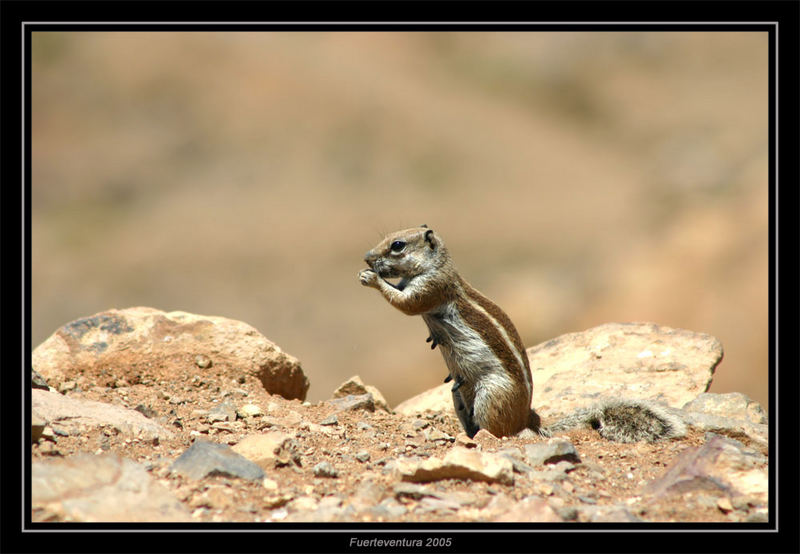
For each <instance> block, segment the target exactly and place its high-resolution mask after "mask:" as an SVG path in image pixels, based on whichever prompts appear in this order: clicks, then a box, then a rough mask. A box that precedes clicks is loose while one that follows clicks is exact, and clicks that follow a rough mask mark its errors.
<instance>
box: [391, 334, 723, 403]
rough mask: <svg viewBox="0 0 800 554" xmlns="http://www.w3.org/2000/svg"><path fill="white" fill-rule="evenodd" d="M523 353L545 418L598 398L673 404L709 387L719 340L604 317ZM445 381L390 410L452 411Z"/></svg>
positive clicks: (535, 400) (719, 350) (719, 349)
mask: <svg viewBox="0 0 800 554" xmlns="http://www.w3.org/2000/svg"><path fill="white" fill-rule="evenodd" d="M527 353H528V359H529V360H530V366H531V375H532V377H533V400H532V407H533V408H534V409H535V410H536V411H537V412H539V413H540V414H544V415H546V416H548V419H551V418H552V417H554V416H555V415H556V414H566V413H569V412H572V411H574V410H575V409H576V408H585V407H587V406H591V405H593V404H595V403H597V402H598V401H600V400H602V399H603V398H607V399H621V398H624V399H629V400H653V401H658V402H662V403H665V404H668V405H670V406H672V407H674V408H680V407H681V406H683V405H684V404H685V403H687V402H689V401H690V400H693V399H694V398H696V397H697V396H698V395H700V394H702V393H704V392H705V391H706V390H708V387H709V386H710V385H711V379H712V377H713V375H714V370H715V369H716V367H717V364H719V362H720V360H721V359H722V345H721V344H720V342H719V341H718V340H717V339H715V338H714V337H712V336H710V335H705V334H702V333H695V332H692V331H686V330H683V329H672V328H670V327H663V326H659V325H656V324H654V323H606V324H605V325H600V326H598V327H593V328H591V329H588V330H586V331H582V332H579V333H569V334H566V335H561V336H559V337H557V338H555V339H553V340H550V341H547V342H544V343H542V344H539V345H537V346H533V347H531V348H529V349H528V350H527ZM451 388H452V384H451V383H445V384H443V385H439V386H437V387H434V388H432V389H429V390H427V391H425V392H423V393H421V394H418V395H416V396H414V397H412V398H409V399H408V400H405V401H404V402H401V403H400V404H398V405H397V406H396V407H395V409H394V410H395V412H396V413H399V414H402V415H414V414H417V413H423V412H426V411H434V412H444V413H449V414H451V415H453V416H455V410H454V409H453V399H452V396H451V392H450V389H451Z"/></svg>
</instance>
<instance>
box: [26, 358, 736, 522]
mask: <svg viewBox="0 0 800 554" xmlns="http://www.w3.org/2000/svg"><path fill="white" fill-rule="evenodd" d="M184 362H185V363H175V364H165V365H164V366H162V367H158V368H155V367H154V368H150V369H145V370H142V372H141V375H140V376H139V377H130V378H120V377H119V376H114V375H111V372H110V371H108V372H106V371H99V372H98V373H96V374H84V375H82V376H81V377H79V378H78V379H76V380H75V387H74V388H72V389H71V390H68V391H66V394H67V395H68V396H72V397H80V398H84V399H90V400H95V401H100V402H106V403H111V404H115V405H119V406H125V407H128V408H131V409H137V410H139V411H141V412H142V413H144V414H145V415H147V416H148V417H151V418H152V419H153V420H154V421H157V422H159V423H160V424H162V425H163V426H165V427H167V428H169V429H170V430H171V431H173V432H174V437H173V438H169V439H160V440H152V439H151V440H144V439H139V438H134V437H130V436H126V435H123V434H120V433H119V432H117V431H116V430H114V429H113V428H93V429H89V430H87V431H86V432H83V433H80V434H68V435H64V434H63V433H64V432H63V431H59V428H58V426H57V425H56V426H54V428H53V429H54V435H53V437H52V438H53V439H54V440H48V439H41V440H40V441H39V442H38V443H35V444H33V446H32V458H33V461H34V462H36V461H40V460H47V459H53V458H56V457H66V456H70V455H73V454H75V453H78V452H89V453H102V452H112V453H117V454H118V455H120V456H122V457H126V458H130V459H132V460H135V461H136V462H139V463H141V464H143V465H144V466H145V467H146V468H147V470H148V471H149V473H150V474H151V476H152V477H153V478H155V479H156V480H157V481H159V482H161V483H162V484H164V485H165V486H166V487H168V489H169V490H171V491H172V492H173V493H174V495H175V496H176V498H177V499H179V500H180V502H181V503H183V504H184V505H185V506H186V507H187V509H188V510H189V512H190V513H191V514H192V518H193V519H194V520H196V521H198V522H277V521H315V519H314V517H320V516H319V514H320V512H319V510H317V511H316V512H313V510H312V509H311V508H313V509H316V508H318V507H319V506H331V507H333V508H337V507H346V506H348V505H350V504H353V505H356V503H358V502H360V503H361V504H358V505H359V506H361V507H362V508H363V507H364V503H365V502H366V504H367V505H368V506H374V505H377V504H379V503H381V501H386V499H387V498H388V499H394V500H390V501H389V504H390V505H391V506H392V507H393V509H394V510H395V512H381V511H380V510H369V509H358V510H356V511H355V512H354V515H351V516H349V517H348V518H347V519H344V520H345V521H359V522H369V521H404V522H463V521H491V520H492V519H494V518H496V517H497V516H498V515H500V514H502V513H503V511H504V510H505V509H506V508H510V507H512V506H513V504H514V502H515V501H519V500H521V499H523V498H525V497H527V496H529V495H538V496H540V497H542V498H544V499H545V500H546V501H547V503H548V505H549V506H550V507H551V508H553V509H554V510H555V511H556V513H558V514H559V515H560V517H561V518H562V519H566V520H572V521H588V520H589V518H590V517H592V516H591V514H592V513H596V508H597V507H604V506H609V507H611V506H617V505H623V506H626V507H627V508H628V511H629V512H630V514H631V515H633V516H634V517H636V518H639V519H641V520H644V521H654V522H662V521H680V522H697V521H704V522H726V521H744V520H745V518H746V517H747V515H748V509H749V508H747V507H745V508H744V509H737V510H733V509H731V508H730V507H729V506H728V505H727V504H726V503H725V502H724V500H721V497H717V496H714V494H715V493H712V492H700V493H698V492H690V493H685V494H683V495H677V496H674V497H667V498H661V499H658V500H657V501H654V502H648V501H646V500H642V499H641V497H640V494H641V492H642V487H643V485H644V484H645V483H647V482H648V481H650V480H652V479H654V478H656V477H658V476H660V475H662V474H663V473H664V471H665V468H666V467H667V466H668V465H669V464H670V463H671V462H672V461H673V460H674V459H675V458H676V456H678V455H679V454H680V453H681V452H683V451H684V450H685V449H687V448H689V447H691V446H698V445H700V444H702V443H703V442H704V437H703V434H702V433H699V432H694V431H692V432H690V434H689V435H688V436H687V437H686V438H684V439H681V440H673V441H666V442H659V443H653V444H649V443H637V444H619V443H612V442H609V441H606V440H603V439H601V438H600V437H599V436H598V435H597V434H596V433H595V432H594V431H592V430H588V429H587V430H576V431H573V432H569V433H566V434H565V436H566V438H567V439H569V440H570V441H571V442H572V443H573V444H574V446H575V448H576V449H577V451H578V453H579V455H580V458H581V463H578V464H575V465H574V467H572V468H570V469H568V470H567V471H566V474H565V477H564V478H556V479H549V480H548V479H541V478H538V477H534V476H533V475H534V474H538V473H537V472H533V473H525V472H522V473H517V472H515V474H514V484H513V485H504V484H498V483H486V482H474V481H468V480H458V479H446V480H441V481H436V482H432V483H425V484H423V487H424V490H426V491H429V492H431V493H432V495H434V496H436V497H439V498H440V499H441V498H444V499H446V500H447V501H446V502H445V504H447V502H449V503H450V504H449V505H447V506H446V505H443V504H439V505H435V504H431V502H430V500H429V497H428V496H426V495H425V494H414V493H413V491H412V493H408V492H406V493H403V492H398V489H396V488H395V487H396V486H398V484H400V483H401V481H400V477H399V476H398V475H397V473H396V471H394V469H393V466H394V463H395V461H396V460H400V459H402V458H406V457H413V456H416V457H420V458H428V457H431V456H436V457H443V456H444V455H445V454H446V453H447V452H448V450H449V449H451V448H452V447H453V445H454V441H455V442H459V443H462V444H463V443H464V441H465V436H464V435H463V434H462V435H461V436H459V434H460V433H461V429H460V427H459V424H458V422H457V421H456V420H455V418H451V417H449V416H447V415H443V414H422V415H420V416H419V417H404V416H400V415H395V414H390V413H387V412H385V411H382V410H376V411H374V412H370V411H366V410H354V411H340V412H338V413H336V414H335V415H336V420H337V421H336V422H335V423H333V424H330V422H327V423H328V424H326V422H325V420H326V418H329V417H330V416H331V415H333V414H334V413H335V410H336V408H335V406H334V405H333V404H331V403H329V402H326V401H321V402H317V403H309V402H301V401H299V400H292V401H289V400H286V399H284V398H282V397H279V396H274V395H270V394H268V393H266V392H265V391H264V389H263V387H262V386H261V384H260V382H258V381H257V380H256V379H255V378H251V377H247V376H241V375H239V374H237V372H236V371H235V370H231V369H227V368H215V367H213V366H212V367H210V368H208V369H206V370H205V371H204V372H203V373H202V375H198V374H197V372H195V371H192V370H191V368H193V367H194V364H193V362H192V360H189V359H187V360H185V361H184ZM224 400H227V401H229V402H230V403H231V404H233V405H234V406H236V407H237V408H238V407H240V406H242V405H244V404H255V405H257V406H259V407H260V408H261V409H262V411H263V415H260V416H256V417H246V418H244V419H242V418H237V419H236V420H235V421H218V422H214V423H209V421H208V420H207V417H206V415H207V414H208V412H209V411H210V410H211V409H212V408H214V407H215V406H216V405H218V404H219V403H221V402H222V401H224ZM269 430H281V431H283V432H286V433H288V434H290V435H292V436H294V438H295V441H296V443H297V445H298V447H299V448H298V453H299V460H298V461H299V464H294V463H290V464H288V465H285V466H283V467H276V468H274V469H270V470H268V471H267V479H268V481H269V480H271V482H269V483H268V485H269V486H266V485H265V484H264V483H262V482H250V481H246V480H242V479H235V478H228V477H224V476H211V477H206V478H203V479H200V480H190V479H187V478H185V477H183V476H180V475H175V474H172V473H171V472H170V470H169V466H170V464H171V463H172V462H173V461H174V460H175V459H176V458H177V457H178V456H179V455H180V454H181V453H183V452H184V451H185V450H186V449H187V448H188V447H189V446H190V445H191V444H192V442H193V441H194V440H196V439H204V440H209V441H214V442H218V443H222V444H229V445H234V444H235V443H237V442H239V441H240V440H241V439H242V438H243V437H245V436H246V435H248V434H253V433H258V432H264V431H269ZM434 430H436V431H440V432H441V433H444V435H443V434H441V433H434ZM531 440H534V441H538V440H544V439H539V438H536V439H531ZM531 440H527V441H526V440H523V439H520V438H516V437H514V438H503V439H502V440H501V439H496V438H495V437H492V436H491V435H488V436H486V435H484V434H483V433H482V434H479V435H478V436H477V437H476V440H475V442H477V448H478V449H480V450H482V451H483V452H497V451H501V450H505V449H509V448H513V447H518V448H519V449H520V450H522V451H524V445H525V444H526V443H529V442H531ZM365 452H366V454H365ZM325 461H327V462H330V463H331V464H332V465H333V466H334V467H335V469H336V471H337V472H338V476H337V477H334V478H330V477H316V476H315V475H314V474H313V471H312V468H313V467H314V466H315V465H316V464H318V463H320V462H325ZM562 463H563V462H562ZM537 469H541V468H537ZM365 483H371V484H367V485H365ZM404 485H407V484H404ZM426 498H428V500H427V501H426ZM298 499H299V500H298ZM384 503H385V502H384ZM399 506H402V508H400V507H399ZM593 510H594V511H593ZM312 513H316V514H317V515H316V516H314V515H309V514H312ZM33 520H34V521H53V520H58V518H57V516H55V514H53V513H48V512H47V510H46V509H38V510H34V512H33ZM332 520H333V521H341V519H337V517H335V516H334V517H333V518H332Z"/></svg>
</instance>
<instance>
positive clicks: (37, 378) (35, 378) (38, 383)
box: [31, 369, 50, 390]
mask: <svg viewBox="0 0 800 554" xmlns="http://www.w3.org/2000/svg"><path fill="white" fill-rule="evenodd" d="M31 388H34V389H43V390H50V386H49V385H48V384H47V381H45V379H44V377H42V376H41V375H39V374H38V373H37V372H36V370H35V369H32V370H31Z"/></svg>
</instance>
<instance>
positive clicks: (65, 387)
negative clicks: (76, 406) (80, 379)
mask: <svg viewBox="0 0 800 554" xmlns="http://www.w3.org/2000/svg"><path fill="white" fill-rule="evenodd" d="M77 386H78V383H76V382H75V381H64V382H63V383H61V384H60V385H58V392H60V393H61V394H65V393H68V392H69V391H71V390H75V387H77Z"/></svg>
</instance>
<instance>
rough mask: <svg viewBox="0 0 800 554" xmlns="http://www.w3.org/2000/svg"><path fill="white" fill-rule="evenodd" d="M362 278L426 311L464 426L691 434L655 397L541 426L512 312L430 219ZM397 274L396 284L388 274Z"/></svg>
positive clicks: (407, 308)
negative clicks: (462, 264)
mask: <svg viewBox="0 0 800 554" xmlns="http://www.w3.org/2000/svg"><path fill="white" fill-rule="evenodd" d="M364 261H365V262H366V263H367V265H368V266H369V268H368V269H362V270H361V271H360V272H359V274H358V277H359V280H360V282H361V284H362V285H364V286H367V287H371V288H375V289H377V290H378V291H379V292H380V293H381V294H382V295H383V297H384V298H385V299H386V301H387V302H389V304H391V305H392V306H394V307H395V308H397V309H398V310H400V311H402V312H403V313H405V314H407V315H419V316H422V319H423V321H425V324H426V325H427V327H428V332H429V336H428V339H427V341H428V342H430V343H431V348H437V347H438V348H439V350H440V351H441V353H442V357H443V358H444V362H445V365H446V366H447V369H448V371H449V374H448V376H447V378H446V379H445V382H449V381H453V386H452V396H453V406H454V408H455V411H456V415H457V416H458V419H459V421H460V423H461V426H462V427H463V428H464V431H465V432H466V434H467V435H468V436H470V437H473V436H474V435H475V434H476V433H477V432H478V431H479V430H480V429H485V430H487V431H489V432H490V433H492V434H493V435H495V436H497V437H502V436H509V435H515V434H517V433H519V432H521V431H523V430H525V429H532V430H533V431H535V432H539V433H540V434H542V435H546V436H549V435H550V434H552V433H554V432H559V431H565V430H567V429H572V428H576V427H592V428H595V429H597V430H598V432H600V434H601V435H602V436H603V437H605V438H608V439H610V440H615V441H620V442H633V441H638V440H658V439H662V438H669V437H674V436H681V434H685V426H684V425H683V423H682V422H681V421H680V420H679V419H678V418H677V417H675V416H673V415H672V414H670V413H669V412H668V411H666V410H665V409H663V408H660V407H659V406H657V405H653V404H648V403H644V402H638V401H614V402H608V403H605V404H601V405H599V406H594V407H592V408H585V409H581V410H578V411H576V412H574V413H573V414H570V415H569V416H567V417H565V418H563V419H561V420H559V421H557V422H556V423H554V424H552V425H550V426H547V427H542V426H541V422H540V419H539V416H538V414H536V412H535V411H534V410H532V409H531V395H532V392H533V381H532V379H531V371H530V366H529V363H530V362H529V361H528V356H527V353H526V351H525V347H524V345H523V343H522V339H521V338H520V336H519V333H518V332H517V330H516V328H515V327H514V324H513V323H512V322H511V319H510V318H509V317H508V315H506V313H505V312H504V311H503V310H501V309H500V307H498V306H497V305H496V304H494V303H493V302H492V301H491V300H489V299H488V298H486V297H485V296H484V295H483V294H481V293H480V292H478V291H477V290H476V289H475V288H473V287H472V286H471V285H470V284H469V283H467V282H466V281H465V280H464V279H462V278H461V276H460V275H459V274H458V271H457V270H456V267H455V264H454V263H453V261H452V259H451V258H450V254H449V253H448V251H447V248H446V247H445V244H444V241H443V240H442V238H441V237H440V236H439V235H437V234H436V233H435V232H434V231H433V229H429V228H428V227H427V226H426V225H423V226H420V227H415V228H411V229H405V230H402V231H397V232H395V233H390V234H389V235H387V236H386V237H385V238H384V239H383V240H382V241H381V242H380V243H378V244H377V245H376V246H375V248H373V249H372V250H370V251H369V252H367V254H366V255H365V256H364ZM393 278H399V279H400V281H399V282H398V284H396V285H394V284H392V283H390V282H389V281H387V279H393Z"/></svg>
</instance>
